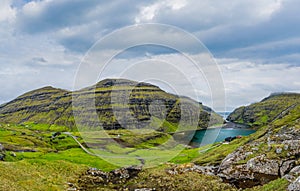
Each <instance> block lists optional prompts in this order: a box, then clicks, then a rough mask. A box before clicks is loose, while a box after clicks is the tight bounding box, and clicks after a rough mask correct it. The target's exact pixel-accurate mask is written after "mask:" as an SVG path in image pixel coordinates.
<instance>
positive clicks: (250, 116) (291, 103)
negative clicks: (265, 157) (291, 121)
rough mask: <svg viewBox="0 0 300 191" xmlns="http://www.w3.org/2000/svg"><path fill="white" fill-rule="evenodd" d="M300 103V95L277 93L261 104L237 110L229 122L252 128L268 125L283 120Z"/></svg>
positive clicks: (230, 116)
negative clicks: (247, 125) (279, 119)
mask: <svg viewBox="0 0 300 191" xmlns="http://www.w3.org/2000/svg"><path fill="white" fill-rule="evenodd" d="M299 103H300V94H297V93H275V94H271V95H270V96H269V97H267V98H264V99H263V100H262V101H261V102H258V103H254V104H251V105H249V106H242V107H239V108H237V109H235V110H234V111H233V112H232V113H231V114H230V115H229V116H228V117H227V120H228V121H233V122H237V123H244V124H249V125H251V126H252V127H259V126H262V125H267V124H269V123H271V122H272V121H274V120H276V119H278V118H282V117H283V116H284V115H286V114H288V113H289V111H290V110H292V109H293V108H294V107H296V106H297V105H298V104H299Z"/></svg>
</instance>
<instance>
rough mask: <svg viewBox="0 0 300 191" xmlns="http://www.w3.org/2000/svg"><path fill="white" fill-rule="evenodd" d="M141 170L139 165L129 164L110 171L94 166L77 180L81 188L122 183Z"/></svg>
mask: <svg viewBox="0 0 300 191" xmlns="http://www.w3.org/2000/svg"><path fill="white" fill-rule="evenodd" d="M141 170H142V167H141V166H129V167H126V168H125V167H124V168H120V169H116V170H113V171H110V172H103V171H101V170H98V169H96V168H90V169H88V170H87V171H86V172H85V174H83V175H81V177H80V179H79V180H78V184H79V187H80V188H81V190H87V188H93V187H97V186H105V185H111V184H114V185H123V184H125V183H126V182H127V181H128V180H130V179H132V178H134V177H136V176H138V174H139V172H140V171H141Z"/></svg>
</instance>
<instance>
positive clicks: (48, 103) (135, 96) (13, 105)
mask: <svg viewBox="0 0 300 191" xmlns="http://www.w3.org/2000/svg"><path fill="white" fill-rule="evenodd" d="M74 100H75V101H74ZM91 103H94V106H93V105H92V104H91ZM76 104H77V105H76ZM84 104H86V105H84ZM187 106H188V107H187ZM93 107H94V108H93ZM197 107H198V108H200V111H198V110H197ZM94 109H95V110H96V112H97V115H98V120H99V121H100V122H101V124H102V125H103V127H104V129H119V128H124V127H122V124H120V123H119V122H118V120H119V121H122V120H123V124H128V126H130V128H131V127H137V126H138V124H140V123H143V125H142V126H145V125H146V126H147V125H149V124H150V123H151V122H150V119H152V117H153V118H155V119H159V120H160V121H163V120H164V118H163V116H164V115H165V119H166V121H167V122H169V123H171V124H172V125H173V126H174V127H172V128H173V129H174V128H175V127H176V124H178V123H179V121H180V117H181V114H182V113H181V109H183V110H185V111H186V112H188V113H190V114H191V115H190V116H189V117H191V116H193V114H197V113H198V114H199V116H200V120H199V123H198V127H199V128H200V129H204V128H207V127H208V126H209V125H210V123H211V124H216V123H222V122H223V121H222V120H221V119H222V118H221V117H220V116H219V115H218V114H216V113H215V112H214V111H213V110H212V109H210V108H209V107H207V106H203V105H202V103H201V102H197V101H195V100H192V99H191V98H186V97H183V96H177V95H174V94H170V93H167V92H165V91H163V90H161V89H160V88H159V87H158V86H155V85H152V84H150V83H146V82H135V81H132V80H126V79H105V80H102V81H99V82H98V83H96V84H95V85H92V86H89V87H85V88H82V89H80V90H76V91H69V90H64V89H60V88H54V87H52V86H45V87H42V88H39V89H36V90H32V91H29V92H26V93H24V94H22V95H20V96H18V97H17V98H16V99H14V100H12V101H10V102H7V103H5V104H2V105H1V106H0V121H1V122H5V123H16V124H18V123H27V122H33V123H43V124H50V125H52V124H55V125H63V126H67V127H69V128H70V129H74V128H75V125H78V122H77V121H76V124H75V119H74V117H73V114H75V115H77V116H76V117H78V115H79V118H80V117H82V118H84V120H81V122H82V124H81V123H80V125H82V126H89V127H94V126H98V125H99V122H97V120H96V118H95V117H94V118H93V116H92V114H93V113H92V110H94ZM119 111H120V112H121V111H123V112H124V113H122V115H124V117H122V116H121V117H120V116H119V119H117V117H118V116H117V117H116V116H115V114H116V112H119ZM151 112H153V115H152V114H151ZM121 118H122V119H121ZM192 120H193V119H192V118H188V119H187V120H186V121H184V122H187V121H192ZM166 128H167V129H166ZM172 128H171V129H172ZM161 130H164V131H170V127H164V128H163V129H161Z"/></svg>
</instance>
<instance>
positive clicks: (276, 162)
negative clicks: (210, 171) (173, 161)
mask: <svg viewBox="0 0 300 191" xmlns="http://www.w3.org/2000/svg"><path fill="white" fill-rule="evenodd" d="M228 120H230V121H237V122H242V123H247V124H252V125H255V126H256V127H257V128H258V132H257V133H256V135H254V136H253V137H255V139H252V138H249V140H248V141H247V143H246V144H245V145H243V146H241V147H239V148H238V149H237V150H235V151H234V152H233V153H231V154H229V155H227V157H225V159H224V160H223V161H222V162H221V164H220V167H219V170H218V176H220V177H222V178H223V179H224V180H225V181H226V182H231V183H233V184H235V185H236V186H237V187H242V188H246V187H253V186H256V185H263V184H266V183H268V182H269V181H271V180H274V179H277V178H286V179H287V180H288V181H290V182H291V184H290V186H289V187H288V189H289V190H299V189H300V182H299V175H300V170H299V169H300V94H276V95H271V96H270V97H268V98H265V99H263V100H262V101H261V102H258V103H255V104H251V105H249V106H246V107H241V108H238V109H236V110H235V111H234V112H233V113H232V114H230V116H229V117H228Z"/></svg>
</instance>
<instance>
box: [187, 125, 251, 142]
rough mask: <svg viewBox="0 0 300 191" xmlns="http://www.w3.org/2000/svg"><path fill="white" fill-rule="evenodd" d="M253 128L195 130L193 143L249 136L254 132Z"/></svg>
mask: <svg viewBox="0 0 300 191" xmlns="http://www.w3.org/2000/svg"><path fill="white" fill-rule="evenodd" d="M254 132H255V130H252V129H235V128H215V129H207V130H198V131H196V132H195V134H194V136H193V139H192V144H193V145H201V146H203V145H207V144H211V143H215V142H221V141H224V139H225V138H226V137H234V136H238V135H242V136H247V135H250V134H252V133H254Z"/></svg>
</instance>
